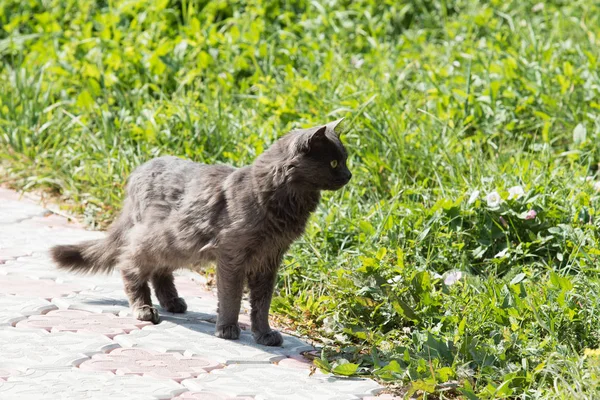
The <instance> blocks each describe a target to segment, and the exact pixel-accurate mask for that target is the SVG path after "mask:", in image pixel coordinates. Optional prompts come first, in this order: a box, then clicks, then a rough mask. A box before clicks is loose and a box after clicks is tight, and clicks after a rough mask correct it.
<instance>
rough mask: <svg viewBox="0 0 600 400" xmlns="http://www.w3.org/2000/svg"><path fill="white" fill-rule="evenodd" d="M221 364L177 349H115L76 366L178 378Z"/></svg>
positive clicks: (205, 370) (179, 379)
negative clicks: (156, 350)
mask: <svg viewBox="0 0 600 400" xmlns="http://www.w3.org/2000/svg"><path fill="white" fill-rule="evenodd" d="M221 367H222V365H221V364H218V363H216V362H213V361H208V360H205V359H204V358H200V357H193V356H192V357H187V356H183V355H181V354H179V353H158V352H155V351H151V350H142V349H122V348H120V349H115V350H113V351H111V352H110V353H109V354H97V355H94V356H93V357H92V359H91V360H87V361H84V362H83V363H81V364H80V365H79V368H81V369H83V370H89V371H109V372H112V373H114V374H116V375H143V376H150V377H155V378H164V379H172V380H174V381H176V382H181V381H183V380H184V379H189V378H195V377H198V376H200V375H202V374H205V373H207V372H209V371H211V370H213V369H216V368H221Z"/></svg>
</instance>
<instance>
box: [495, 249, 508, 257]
mask: <svg viewBox="0 0 600 400" xmlns="http://www.w3.org/2000/svg"><path fill="white" fill-rule="evenodd" d="M506 253H508V249H504V250H502V251H501V252H499V253H498V254H496V255H495V256H494V258H503V257H504V256H506Z"/></svg>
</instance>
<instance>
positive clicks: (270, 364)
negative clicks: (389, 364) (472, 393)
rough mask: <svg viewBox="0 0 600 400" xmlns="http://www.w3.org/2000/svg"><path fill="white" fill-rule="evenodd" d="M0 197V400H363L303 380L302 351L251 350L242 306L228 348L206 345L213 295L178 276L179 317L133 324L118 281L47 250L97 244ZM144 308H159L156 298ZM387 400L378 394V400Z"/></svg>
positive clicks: (359, 391) (216, 342)
mask: <svg viewBox="0 0 600 400" xmlns="http://www.w3.org/2000/svg"><path fill="white" fill-rule="evenodd" d="M102 236H103V234H102V233H101V232H91V231H86V230H84V229H83V228H82V227H81V226H78V225H76V224H74V223H69V222H68V220H67V219H66V218H64V217H61V216H59V215H57V214H54V213H52V212H50V211H49V210H47V209H46V208H44V207H43V206H41V205H39V204H38V203H37V202H36V201H33V200H30V199H24V198H22V197H21V196H19V195H18V194H17V193H15V192H13V191H10V190H7V189H2V188H0V399H3V400H9V399H19V400H24V399H36V400H39V399H52V400H55V399H205V400H209V399H215V400H224V399H277V400H280V399H366V398H374V396H376V394H377V393H379V392H381V390H382V387H381V386H380V385H378V384H377V383H376V382H374V381H372V380H368V379H342V378H336V377H333V376H329V375H325V374H322V373H320V372H318V371H317V372H315V373H312V374H311V369H310V366H311V362H310V361H308V360H307V359H306V358H304V357H303V356H302V354H303V352H307V351H311V350H314V348H313V347H312V346H311V345H310V344H309V343H308V342H307V341H306V340H301V339H298V338H295V337H292V336H289V335H285V343H284V345H283V347H275V348H270V347H265V346H260V345H257V344H255V343H254V341H253V340H252V335H251V334H250V332H249V330H248V327H249V318H248V307H247V304H246V305H245V306H244V307H243V310H242V314H241V315H240V321H241V322H242V324H241V325H242V328H246V330H244V331H242V337H241V339H240V340H238V341H227V340H222V339H218V338H216V337H215V336H214V335H213V331H214V322H215V316H216V306H217V302H216V297H215V294H214V293H213V292H212V291H211V290H209V289H207V288H206V285H204V283H203V281H202V278H201V277H200V276H199V275H197V274H195V273H192V272H188V271H185V272H181V273H179V275H178V276H177V277H176V284H177V287H178V288H179V291H180V294H181V295H182V296H183V297H184V298H185V299H186V301H187V303H188V309H189V312H188V313H186V314H171V313H167V312H165V311H163V310H160V314H161V318H162V321H161V323H160V324H158V325H152V324H149V323H146V322H140V321H137V320H135V319H133V318H131V314H130V313H129V308H128V304H127V299H126V297H125V294H124V292H123V287H122V283H121V279H120V277H119V276H118V274H117V273H114V274H112V275H108V276H107V275H97V276H81V275H74V274H69V273H66V272H62V271H59V270H57V269H55V268H54V266H53V265H52V263H51V261H50V259H49V257H48V254H47V250H48V248H49V247H50V246H52V245H54V244H65V243H77V242H79V241H82V240H88V239H95V238H100V237H102ZM154 303H155V304H158V301H157V300H156V299H154ZM383 398H391V396H381V397H378V399H383Z"/></svg>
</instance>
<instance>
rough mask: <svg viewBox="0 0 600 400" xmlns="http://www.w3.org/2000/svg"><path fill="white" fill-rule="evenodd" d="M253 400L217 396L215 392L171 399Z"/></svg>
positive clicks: (185, 394) (196, 393) (184, 395)
mask: <svg viewBox="0 0 600 400" xmlns="http://www.w3.org/2000/svg"><path fill="white" fill-rule="evenodd" d="M177 399H181V400H253V399H254V397H247V396H244V397H231V396H228V395H226V394H219V393H215V392H185V393H182V394H180V395H179V396H177V397H173V400H177Z"/></svg>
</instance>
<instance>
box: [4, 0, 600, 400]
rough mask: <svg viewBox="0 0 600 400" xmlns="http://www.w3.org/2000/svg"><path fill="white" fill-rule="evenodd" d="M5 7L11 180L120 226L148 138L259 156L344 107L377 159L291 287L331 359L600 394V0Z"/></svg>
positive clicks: (570, 394) (336, 203)
mask: <svg viewBox="0 0 600 400" xmlns="http://www.w3.org/2000/svg"><path fill="white" fill-rule="evenodd" d="M0 27H1V29H0V59H1V60H0V160H2V166H3V176H2V179H3V180H5V181H6V182H9V183H10V184H11V185H13V186H15V187H19V188H24V189H34V188H46V189H50V190H52V191H54V192H55V193H56V194H60V195H61V196H62V198H63V200H64V201H65V203H68V204H71V205H72V206H71V207H72V210H73V211H75V212H78V213H81V214H83V215H85V217H86V219H87V221H88V222H89V223H91V224H93V225H97V226H105V225H106V223H107V222H109V221H110V219H111V218H112V217H114V215H115V212H116V211H117V210H118V208H119V205H120V201H121V198H122V194H123V184H124V182H125V179H126V177H127V175H128V174H129V173H130V172H131V171H132V170H133V169H134V168H135V167H136V166H137V165H139V164H140V163H142V162H144V161H145V160H148V159H150V158H152V157H154V156H157V155H161V154H174V155H178V156H183V157H188V158H191V159H193V160H196V161H200V162H208V163H228V164H232V165H236V166H240V165H244V164H247V163H250V162H251V161H252V160H253V159H254V157H255V156H256V155H257V154H260V153H261V152H262V151H263V150H264V148H266V147H267V146H268V145H269V144H270V143H272V142H273V141H274V140H275V139H276V138H277V137H278V136H279V135H281V134H283V133H285V132H286V131H288V130H289V129H291V128H293V127H300V126H312V125H315V124H319V123H324V122H328V121H331V120H334V119H337V118H339V117H342V116H345V117H346V118H347V119H348V121H349V123H347V124H346V126H347V127H348V132H347V133H346V134H345V136H344V140H345V142H346V143H347V144H348V148H349V151H350V153H351V155H350V161H349V164H350V167H351V169H352V171H353V173H354V178H353V180H352V183H351V184H350V185H349V186H348V187H347V188H346V189H344V190H343V191H341V192H339V193H334V194H328V195H326V196H325V198H324V199H323V201H322V203H321V205H320V207H319V209H318V211H317V212H316V214H315V215H314V217H313V218H312V220H311V222H310V224H309V227H308V231H307V233H306V235H305V236H304V237H303V239H302V240H301V241H299V242H298V243H297V244H296V245H295V246H294V247H293V249H292V251H291V252H290V254H289V255H288V257H287V258H286V260H285V264H284V266H283V268H282V270H281V275H280V277H281V279H280V281H279V285H278V289H277V294H278V295H277V296H276V298H275V300H274V303H273V307H272V308H273V310H274V311H275V312H276V313H278V315H280V317H281V318H282V319H284V320H285V321H287V323H288V324H290V325H292V326H294V327H296V328H297V329H298V330H300V331H301V332H304V333H307V334H310V335H311V336H313V337H314V338H318V339H319V340H321V341H322V342H323V343H324V344H325V345H326V349H325V351H324V352H323V358H322V360H318V361H317V363H318V365H319V366H320V367H321V368H323V369H327V370H332V371H334V372H336V373H338V374H342V375H344V374H345V375H353V374H359V375H361V374H370V375H372V376H375V377H377V378H378V379H380V380H382V381H387V382H391V383H394V384H395V385H396V386H401V387H403V389H402V391H404V392H406V391H408V392H414V391H418V393H420V394H421V395H423V396H425V397H427V398H432V397H441V398H444V397H453V396H463V397H465V398H469V399H475V398H480V399H487V398H501V397H512V398H564V399H571V398H578V399H579V398H597V397H598V396H599V395H600V375H599V374H598V367H599V365H600V356H599V355H598V354H597V352H594V351H593V349H597V348H598V346H599V340H600V313H599V312H598V311H599V310H598V308H599V304H600V279H599V278H598V272H599V263H598V261H599V255H600V250H599V246H598V242H599V239H600V235H599V232H598V229H599V228H600V222H599V220H598V214H599V213H600V209H599V200H600V194H599V192H598V191H597V190H595V188H594V182H595V181H598V180H600V177H598V175H597V170H598V164H599V162H600V141H599V136H600V77H599V72H598V71H599V65H598V58H599V56H600V51H599V48H600V47H599V44H600V7H599V6H598V5H597V4H595V3H594V2H592V1H562V0H553V1H548V2H542V3H539V4H538V2H537V1H528V0H524V1H517V0H504V1H500V0H491V1H484V0H480V1H478V0H456V1H453V0H445V1H443V0H439V1H438V0H408V1H402V2H396V1H392V0H387V1H378V0H354V1H350V0H337V1H336V0H323V1H314V2H313V1H303V0H295V1H289V2H284V1H266V0H264V1H261V0H254V1H248V2H246V1H230V2H225V1H205V0H179V1H167V0H158V1H157V0H107V1H91V0H85V1H84V0H80V1H75V0H47V1H36V0H3V1H2V2H0ZM588 176H589V177H592V178H591V180H586V179H585V178H586V177H588ZM517 185H518V186H521V187H522V188H523V189H524V192H525V194H524V196H522V197H519V198H516V199H509V194H508V189H509V188H510V187H513V186H517ZM476 191H479V196H472V194H473V193H474V192H476ZM493 191H497V192H498V193H499V195H500V196H501V198H502V199H503V201H502V203H501V204H500V205H499V206H498V207H490V206H489V204H488V202H487V200H486V196H487V195H488V194H489V193H491V192H493ZM530 210H534V211H535V212H536V213H537V215H536V217H535V218H533V219H526V216H527V213H528V212H530ZM458 272H460V279H458V280H457V281H456V282H454V283H453V282H452V280H453V279H451V278H457V277H459V275H458ZM454 280H456V279H454ZM586 349H588V350H586ZM590 349H591V350H590ZM586 352H587V353H586ZM448 382H449V383H450V384H449V385H444V384H445V383H448ZM448 388H450V389H449V390H448Z"/></svg>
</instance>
